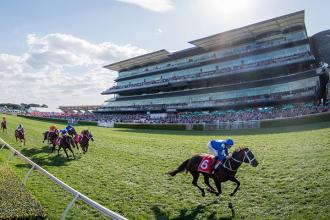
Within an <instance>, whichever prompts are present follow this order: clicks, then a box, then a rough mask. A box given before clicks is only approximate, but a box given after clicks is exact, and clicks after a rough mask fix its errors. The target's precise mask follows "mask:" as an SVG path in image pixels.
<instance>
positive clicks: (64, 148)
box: [63, 147, 69, 160]
mask: <svg viewBox="0 0 330 220" xmlns="http://www.w3.org/2000/svg"><path fill="white" fill-rule="evenodd" d="M63 150H64V152H65V154H66V157H67V158H68V160H69V155H68V152H66V147H63Z"/></svg>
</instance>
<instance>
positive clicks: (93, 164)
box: [0, 116, 330, 219]
mask: <svg viewBox="0 0 330 220" xmlns="http://www.w3.org/2000/svg"><path fill="white" fill-rule="evenodd" d="M19 122H22V123H23V124H24V126H25V128H26V134H27V145H26V147H24V148H23V147H20V146H19V144H16V143H15V140H14V135H13V133H14V127H15V126H16V125H17V124H18V123H19ZM8 125H9V133H8V134H2V133H0V137H1V138H3V139H4V140H5V141H7V142H8V143H9V144H11V145H12V146H13V147H15V148H16V149H19V150H20V151H21V152H22V153H24V154H25V155H27V156H28V157H29V158H31V159H32V160H33V161H35V162H37V163H38V164H39V165H41V166H43V167H44V168H45V169H46V170H48V171H50V172H51V173H52V174H54V175H55V176H57V177H58V178H60V179H61V180H63V181H64V182H66V183H67V184H69V185H70V186H72V187H73V188H75V189H77V190H78V191H80V192H82V193H84V194H85V195H87V196H89V197H90V198H92V199H94V200H95V201H97V202H99V203H100V204H102V205H104V206H105V207H107V208H109V209H111V210H113V211H116V212H119V213H120V214H122V215H123V216H125V217H127V218H129V219H220V218H222V219H228V218H230V217H231V216H232V212H231V209H229V208H228V204H229V203H232V205H233V206H234V209H235V213H236V216H235V218H237V219H330V123H329V122H324V123H319V124H311V125H306V126H296V127H287V128H276V129H275V128H274V129H262V130H245V131H232V132H229V131H226V132H192V131H155V130H154V131H151V130H129V129H106V128H99V127H90V130H92V132H93V135H94V137H95V142H94V143H92V144H91V146H90V148H89V152H88V153H87V154H85V155H82V156H81V157H79V158H78V159H77V160H70V161H68V160H67V159H66V157H65V155H64V152H63V151H61V155H60V156H57V154H55V153H53V154H52V153H50V149H49V148H48V147H47V146H46V145H45V144H42V142H41V141H42V135H41V133H42V132H43V131H44V130H46V129H47V128H48V127H49V125H50V123H46V122H40V121H34V120H28V119H23V118H18V117H13V116H8ZM83 128H86V127H77V130H78V131H80V130H82V129H83ZM228 135H230V136H231V137H232V138H233V139H234V140H235V141H236V146H237V147H238V146H249V147H250V148H251V149H252V151H253V153H254V154H255V155H256V157H257V159H258V161H259V163H260V164H259V166H258V167H257V168H253V167H250V166H248V165H244V166H242V168H241V169H240V170H239V171H238V174H237V176H238V179H239V180H240V181H241V187H240V189H239V191H238V192H237V194H236V195H235V196H234V197H230V196H229V193H231V192H232V190H233V189H234V188H235V184H233V183H230V182H227V183H224V184H223V194H222V195H221V197H220V199H219V200H218V199H217V198H216V197H215V196H214V195H211V194H207V196H206V197H201V195H200V192H199V191H198V189H197V188H195V187H193V186H192V184H191V180H192V178H191V176H190V175H189V174H188V175H187V174H184V173H182V174H178V175H177V176H176V177H175V178H170V177H168V176H167V175H166V172H168V171H169V170H172V169H174V168H176V167H177V166H178V165H179V164H180V163H181V162H183V161H184V160H185V159H187V158H189V157H191V156H192V155H194V154H197V153H201V152H206V151H207V148H206V144H207V142H208V141H209V140H210V139H212V138H226V137H227V136H228ZM76 152H77V151H76V150H75V153H76ZM8 155H9V151H8V150H3V151H1V152H0V163H3V161H4V160H6V159H7V157H8ZM9 165H10V166H11V167H12V168H13V170H14V171H15V172H16V173H17V175H18V176H20V177H21V178H23V177H24V175H25V173H26V172H27V171H28V169H29V168H30V167H29V166H27V165H26V164H25V163H24V162H22V161H20V160H19V159H17V158H14V159H12V160H11V161H10V162H9ZM200 185H203V183H202V178H201V179H200ZM27 188H28V189H29V190H30V191H31V193H32V194H33V195H34V197H35V198H37V199H38V200H39V201H40V203H41V204H42V205H43V207H44V208H45V209H46V212H47V215H48V218H49V219H59V216H60V215H61V213H62V212H63V210H64V209H65V207H66V205H67V204H68V203H69V202H70V200H71V199H72V198H73V197H72V195H70V194H68V193H66V192H65V191H64V190H62V189H61V188H60V187H59V186H56V185H54V184H53V182H51V181H50V180H48V179H47V178H46V177H43V176H42V175H40V174H39V173H38V172H37V171H35V172H34V173H33V175H32V176H31V178H30V179H29V180H28V182H27ZM69 218H70V219H99V218H103V216H102V214H100V213H98V212H97V211H95V210H93V209H91V208H89V207H88V206H86V205H84V204H82V203H81V202H78V203H76V204H75V206H74V207H73V209H72V210H70V212H69Z"/></svg>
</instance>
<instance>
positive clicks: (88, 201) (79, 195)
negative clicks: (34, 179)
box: [0, 138, 127, 220]
mask: <svg viewBox="0 0 330 220" xmlns="http://www.w3.org/2000/svg"><path fill="white" fill-rule="evenodd" d="M0 146H1V148H0V151H1V150H2V149H3V148H4V147H7V148H8V149H9V150H11V152H12V155H11V156H10V158H12V157H13V156H18V157H19V158H20V159H21V160H23V161H25V162H26V163H28V164H30V165H31V166H32V168H31V169H30V170H29V171H28V172H27V174H26V175H25V178H24V180H23V182H24V183H26V181H27V179H28V178H29V176H30V174H31V173H32V171H33V170H39V171H40V173H42V174H43V175H45V176H46V177H48V178H49V179H50V180H52V181H53V182H54V183H55V184H57V185H59V186H61V187H62V188H63V189H64V190H65V191H67V192H69V193H71V194H72V195H74V198H73V200H72V201H71V202H70V203H69V204H68V206H67V207H66V209H65V210H64V211H63V213H62V215H61V219H65V217H66V215H67V213H68V212H69V210H70V209H71V208H72V206H73V205H74V203H75V202H76V201H77V199H80V200H81V201H83V202H84V203H86V204H87V205H89V206H91V207H92V208H94V209H96V210H98V211H99V212H101V213H102V214H103V215H105V216H107V217H109V218H112V219H115V220H127V219H126V218H125V217H123V216H121V215H119V214H117V213H115V212H113V211H111V210H109V209H107V208H106V207H104V206H102V205H100V204H99V203H97V202H95V201H93V200H92V199H90V198H88V197H87V196H85V195H84V194H82V193H80V192H78V191H77V190H75V189H73V188H72V187H70V186H68V185H67V184H65V183H64V182H62V181H61V180H59V179H58V178H56V177H55V176H53V175H52V174H51V173H49V172H48V171H46V170H45V169H43V168H42V167H40V166H39V165H38V164H36V163H34V162H33V161H32V160H30V159H29V158H27V157H26V156H24V155H23V154H22V153H20V152H19V151H17V150H16V149H15V148H13V147H12V146H10V145H9V144H7V143H6V142H5V141H4V140H2V139H1V138H0Z"/></svg>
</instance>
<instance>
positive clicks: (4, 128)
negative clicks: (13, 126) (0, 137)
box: [1, 121, 7, 133]
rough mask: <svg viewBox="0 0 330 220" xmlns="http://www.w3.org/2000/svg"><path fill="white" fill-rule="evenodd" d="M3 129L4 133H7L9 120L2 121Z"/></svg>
mask: <svg viewBox="0 0 330 220" xmlns="http://www.w3.org/2000/svg"><path fill="white" fill-rule="evenodd" d="M1 129H2V132H3V133H5V130H6V133H7V121H2V122H1Z"/></svg>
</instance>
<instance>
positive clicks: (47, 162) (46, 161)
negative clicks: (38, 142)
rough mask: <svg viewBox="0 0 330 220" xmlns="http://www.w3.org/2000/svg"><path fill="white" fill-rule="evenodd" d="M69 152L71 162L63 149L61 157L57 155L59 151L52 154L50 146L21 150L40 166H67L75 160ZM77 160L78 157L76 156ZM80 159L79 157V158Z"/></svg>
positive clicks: (19, 165)
mask: <svg viewBox="0 0 330 220" xmlns="http://www.w3.org/2000/svg"><path fill="white" fill-rule="evenodd" d="M67 151H68V155H69V158H70V160H68V159H67V157H66V155H65V153H64V151H63V149H61V150H60V155H59V156H58V155H57V150H54V152H52V149H51V148H50V147H49V146H43V147H42V148H40V149H36V148H32V149H27V148H24V149H22V150H21V153H22V154H24V155H25V156H26V157H28V158H30V159H31V160H32V161H33V162H35V163H37V164H38V165H39V166H41V167H43V166H67V163H68V162H70V161H71V160H73V156H72V154H71V152H69V150H67ZM75 156H76V158H77V155H75ZM78 158H79V157H78ZM16 167H18V168H20V167H31V165H29V164H26V163H24V164H17V165H16Z"/></svg>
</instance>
